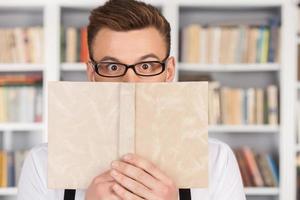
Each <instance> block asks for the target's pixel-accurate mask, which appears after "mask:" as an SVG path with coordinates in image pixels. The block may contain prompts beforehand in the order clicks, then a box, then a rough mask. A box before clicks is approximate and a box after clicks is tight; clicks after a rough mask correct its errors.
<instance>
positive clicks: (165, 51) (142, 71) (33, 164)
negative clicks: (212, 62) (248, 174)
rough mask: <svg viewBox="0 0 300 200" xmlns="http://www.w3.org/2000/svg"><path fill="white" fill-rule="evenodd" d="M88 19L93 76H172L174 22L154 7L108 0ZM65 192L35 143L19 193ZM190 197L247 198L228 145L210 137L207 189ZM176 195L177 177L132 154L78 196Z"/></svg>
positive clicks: (170, 199) (22, 196)
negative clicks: (53, 186)
mask: <svg viewBox="0 0 300 200" xmlns="http://www.w3.org/2000/svg"><path fill="white" fill-rule="evenodd" d="M89 20H90V23H89V25H88V46H89V52H90V61H89V62H88V63H87V75H88V79H89V81H99V82H102V81H109V82H171V81H172V80H173V79H174V74H175V59H174V57H172V56H169V52H170V25H169V23H168V22H167V20H166V19H165V18H164V17H163V16H162V15H161V14H160V13H159V11H158V10H157V9H156V8H154V7H152V6H151V5H147V4H145V3H142V2H137V1H134V0H110V1H108V2H106V4H105V5H103V6H100V7H98V8H96V9H94V10H93V11H92V12H91V16H90V18H89ZM95 92H96V91H95ZM83 134H84V133H83ZM100 156H101V155H99V157H100ZM73 194H74V193H73ZM64 197H65V198H66V194H65V192H64V190H50V189H47V144H42V145H39V146H37V147H35V148H33V149H32V150H31V151H30V153H29V155H28V157H27V158H26V160H25V162H24V166H23V170H22V174H21V177H20V181H19V194H18V199H19V200H32V199H39V200H43V199H48V200H54V199H63V198H64ZM191 197H192V199H199V200H203V199H210V200H213V199H215V200H217V199H218V200H219V199H222V200H229V199H230V200H243V199H245V194H244V192H243V185H242V181H241V176H240V172H239V168H238V165H237V162H236V159H235V157H234V154H233V153H232V151H231V150H230V148H229V147H228V146H227V145H225V144H223V143H221V142H219V141H217V140H212V139H210V140H209V189H191ZM178 198H179V194H178V188H177V187H176V185H175V184H174V182H173V180H172V179H170V178H169V177H168V176H166V175H165V174H164V172H162V171H161V170H160V169H159V168H157V167H156V166H155V165H154V164H153V163H150V162H149V161H148V160H146V159H144V158H141V157H139V156H138V155H134V154H128V155H125V156H123V157H122V158H121V159H120V160H117V161H114V162H112V166H111V169H110V170H109V171H107V172H105V173H103V174H99V175H98V176H96V177H95V178H94V179H93V180H91V183H90V186H89V187H88V188H87V190H77V191H76V193H75V199H85V200H107V199H149V200H152V199H153V200H154V199H155V200H156V199H159V200H177V199H178Z"/></svg>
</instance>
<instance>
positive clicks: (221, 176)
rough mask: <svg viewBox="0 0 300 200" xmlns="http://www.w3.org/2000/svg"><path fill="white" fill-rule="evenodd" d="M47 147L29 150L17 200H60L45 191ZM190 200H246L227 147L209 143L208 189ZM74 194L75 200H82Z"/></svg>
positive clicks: (56, 194) (193, 192)
mask: <svg viewBox="0 0 300 200" xmlns="http://www.w3.org/2000/svg"><path fill="white" fill-rule="evenodd" d="M47 158H48V145H47V143H44V144H40V145H38V146H36V147H34V148H32V149H31V150H30V152H29V154H28V156H27V157H26V159H25V162H24V165H23V168H22V172H21V176H20V179H19V183H18V200H35V199H38V200H63V196H64V190H53V189H48V188H47ZM191 196H192V200H208V199H209V200H245V199H246V198H245V193H244V189H243V184H242V179H241V175H240V171H239V168H238V165H237V161H236V159H235V156H234V154H233V152H232V150H231V149H230V147H229V146H228V145H226V144H224V143H222V142H220V141H218V140H215V139H209V188H208V189H207V188H206V189H196V188H194V189H191ZM84 197H85V190H76V195H75V200H84Z"/></svg>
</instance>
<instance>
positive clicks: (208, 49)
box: [180, 23, 280, 64]
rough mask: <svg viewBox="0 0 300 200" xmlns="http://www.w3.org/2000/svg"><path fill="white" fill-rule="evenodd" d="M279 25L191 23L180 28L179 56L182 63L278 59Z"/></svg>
mask: <svg viewBox="0 0 300 200" xmlns="http://www.w3.org/2000/svg"><path fill="white" fill-rule="evenodd" d="M279 34H280V27H279V26H278V25H277V24H276V23H272V24H271V25H270V26H260V27H255V26H253V27H252V26H220V27H218V26H216V27H213V26H212V27H211V26H208V27H205V26H200V25H198V24H191V25H189V26H187V27H184V28H183V29H182V30H181V36H180V60H181V62H186V63H202V64H232V63H268V62H278V60H279V57H278V56H279V50H280V48H279Z"/></svg>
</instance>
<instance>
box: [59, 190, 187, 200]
mask: <svg viewBox="0 0 300 200" xmlns="http://www.w3.org/2000/svg"><path fill="white" fill-rule="evenodd" d="M75 193H76V190H70V189H66V190H65V192H64V200H75ZM179 199H180V200H191V199H192V198H191V190H190V189H179Z"/></svg>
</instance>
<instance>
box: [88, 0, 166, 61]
mask: <svg viewBox="0 0 300 200" xmlns="http://www.w3.org/2000/svg"><path fill="white" fill-rule="evenodd" d="M151 26H152V27H154V28H156V29H157V30H158V31H159V32H160V34H161V35H162V36H163V37H164V40H165V43H166V47H167V55H169V54H170V48H171V41H170V40H171V36H170V31H171V28H170V24H169V22H168V21H167V20H166V19H165V17H164V16H163V15H162V14H161V13H160V12H159V10H158V9H157V8H155V7H153V6H152V5H150V4H146V3H144V2H141V1H136V0H109V1H107V2H106V3H105V4H104V5H103V6H99V7H97V8H95V9H94V10H92V11H91V14H90V17H89V25H88V27H87V32H88V48H89V52H90V56H91V58H92V53H93V52H92V44H93V40H94V38H95V36H96V34H97V33H98V31H99V30H100V29H101V28H103V27H106V28H109V29H112V30H114V31H130V30H137V29H143V28H147V27H151Z"/></svg>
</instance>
